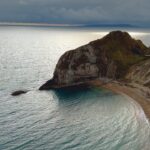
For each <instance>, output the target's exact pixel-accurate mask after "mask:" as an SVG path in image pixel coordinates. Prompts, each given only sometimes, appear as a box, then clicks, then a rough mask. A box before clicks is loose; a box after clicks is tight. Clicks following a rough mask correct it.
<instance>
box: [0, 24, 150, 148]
mask: <svg viewBox="0 0 150 150" xmlns="http://www.w3.org/2000/svg"><path fill="white" fill-rule="evenodd" d="M112 30H116V29H115V28H112V29H109V28H103V29H102V28H75V27H74V28H71V27H68V28H63V27H61V28H60V27H59V28H58V27H29V26H28V27H25V26H22V27H19V26H0V150H150V124H149V122H148V121H147V119H146V117H145V114H144V113H143V110H142V109H141V107H140V106H138V105H136V104H135V102H134V101H132V100H131V99H130V98H129V97H127V96H123V95H117V94H115V93H112V92H111V91H108V90H105V89H96V88H94V89H90V88H87V89H67V90H57V91H52V90H50V91H38V88H39V86H40V85H42V84H43V83H44V82H45V81H47V80H48V79H50V78H51V77H52V75H53V71H54V68H55V65H56V63H57V61H58V59H59V57H60V56H61V55H62V54H63V53H64V52H65V51H67V50H71V49H74V48H77V47H79V46H81V45H83V44H86V43H88V42H90V41H92V40H96V39H99V38H101V37H103V36H104V35H106V34H107V33H108V32H109V31H112ZM122 30H126V31H129V32H130V34H131V35H132V36H133V37H134V38H138V39H141V40H143V42H144V43H145V44H146V45H147V46H150V30H148V29H147V30H142V29H133V28H132V29H122ZM20 89H27V90H30V91H29V92H28V93H27V94H24V95H21V96H18V97H12V96H11V92H13V91H15V90H20Z"/></svg>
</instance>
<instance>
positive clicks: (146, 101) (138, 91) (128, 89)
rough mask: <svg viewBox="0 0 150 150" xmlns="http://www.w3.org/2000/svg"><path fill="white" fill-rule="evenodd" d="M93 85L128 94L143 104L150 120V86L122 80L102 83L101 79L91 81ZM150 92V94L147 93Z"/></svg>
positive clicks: (139, 103) (142, 106)
mask: <svg viewBox="0 0 150 150" xmlns="http://www.w3.org/2000/svg"><path fill="white" fill-rule="evenodd" d="M90 84H91V85H92V86H96V87H102V88H105V89H108V90H111V91H113V92H115V93H118V94H121V95H127V96H129V97H130V98H131V99H133V101H134V102H136V103H137V104H138V105H140V106H141V108H142V109H143V111H144V113H145V116H146V118H147V119H148V121H149V122H150V95H149V88H147V87H143V86H140V85H137V84H135V85H133V84H130V85H128V84H124V83H121V82H114V81H112V82H109V83H102V82H101V81H100V80H95V81H92V82H90ZM147 94H148V95H147Z"/></svg>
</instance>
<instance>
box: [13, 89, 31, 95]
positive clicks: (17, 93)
mask: <svg viewBox="0 0 150 150" xmlns="http://www.w3.org/2000/svg"><path fill="white" fill-rule="evenodd" d="M27 92H28V91H23V90H19V91H15V92H13V93H12V94H11V95H12V96H19V95H21V94H25V93H27Z"/></svg>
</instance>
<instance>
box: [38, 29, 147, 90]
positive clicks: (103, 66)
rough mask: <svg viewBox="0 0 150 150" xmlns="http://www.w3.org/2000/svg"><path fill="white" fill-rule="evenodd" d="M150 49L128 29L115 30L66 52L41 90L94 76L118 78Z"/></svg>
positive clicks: (67, 84) (70, 83)
mask: <svg viewBox="0 0 150 150" xmlns="http://www.w3.org/2000/svg"><path fill="white" fill-rule="evenodd" d="M147 51H149V49H148V48H147V47H146V46H145V45H144V44H143V43H142V42H141V41H140V40H135V39H133V38H132V37H131V36H130V35H129V34H128V33H127V32H121V31H113V32H110V33H109V34H108V35H106V36H105V37H103V38H102V39H99V40H96V41H93V42H90V43H89V44H87V45H84V46H81V47H79V48H77V49H75V50H71V51H67V52H66V53H65V54H63V55H62V56H61V57H60V59H59V61H58V63H57V65H56V68H55V71H54V76H53V79H51V80H49V81H47V82H46V83H45V84H44V85H43V86H41V87H40V90H44V89H50V88H57V87H63V86H69V85H74V84H78V83H81V82H82V83H83V82H85V81H88V80H92V79H95V78H111V79H114V78H115V79H119V78H122V77H124V76H125V74H126V72H127V71H128V69H129V68H130V66H131V65H134V64H136V63H138V62H140V61H142V60H144V59H145V56H144V55H145V53H147Z"/></svg>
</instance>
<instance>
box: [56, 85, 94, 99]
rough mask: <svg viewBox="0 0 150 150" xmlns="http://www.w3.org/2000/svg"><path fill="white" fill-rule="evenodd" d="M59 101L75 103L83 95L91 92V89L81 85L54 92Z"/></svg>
mask: <svg viewBox="0 0 150 150" xmlns="http://www.w3.org/2000/svg"><path fill="white" fill-rule="evenodd" d="M53 91H54V93H55V95H56V96H57V98H58V99H59V101H60V102H61V101H66V102H67V101H74V100H77V99H79V98H80V97H81V96H82V95H83V94H86V93H87V92H89V91H91V87H89V86H85V85H82V86H81V85H80V86H71V87H65V88H60V89H55V90H53Z"/></svg>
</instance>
